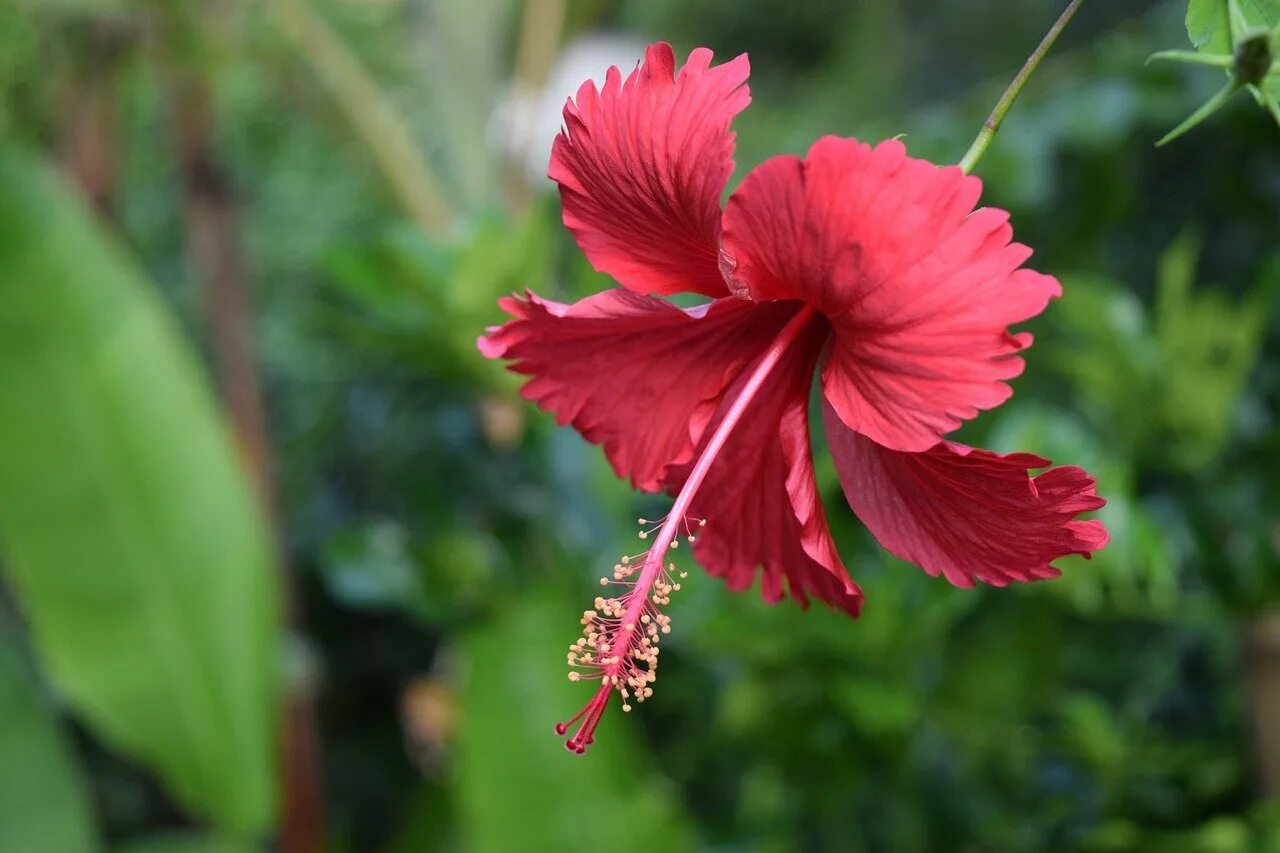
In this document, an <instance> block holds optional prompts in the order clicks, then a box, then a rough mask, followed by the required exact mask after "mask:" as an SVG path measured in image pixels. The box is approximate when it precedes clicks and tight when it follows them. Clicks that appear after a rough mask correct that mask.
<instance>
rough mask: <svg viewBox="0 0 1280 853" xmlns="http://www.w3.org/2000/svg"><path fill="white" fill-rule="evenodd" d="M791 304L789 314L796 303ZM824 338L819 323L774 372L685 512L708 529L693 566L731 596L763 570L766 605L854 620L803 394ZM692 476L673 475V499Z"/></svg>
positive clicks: (852, 593)
mask: <svg viewBox="0 0 1280 853" xmlns="http://www.w3.org/2000/svg"><path fill="white" fill-rule="evenodd" d="M775 304H777V303H775ZM783 304H787V303H783ZM789 304H790V305H791V306H793V307H792V309H791V310H792V312H793V313H794V310H795V306H796V305H797V303H789ZM828 333H829V329H828V327H827V325H826V323H825V322H817V323H815V324H814V325H813V327H812V328H811V329H810V330H807V331H806V332H805V333H804V335H803V336H802V337H801V338H799V339H797V340H796V342H795V343H793V344H792V346H791V348H790V349H789V350H788V351H787V353H786V354H785V355H784V356H783V357H782V359H781V360H780V361H779V362H778V364H777V365H776V366H775V367H774V369H773V372H772V373H771V374H770V376H769V377H768V379H767V380H766V381H765V383H764V384H763V385H762V386H761V388H760V390H759V391H758V392H757V395H756V397H755V398H754V399H753V400H752V401H751V403H750V406H749V408H748V409H747V410H746V411H745V412H744V413H743V416H742V420H741V421H740V422H739V423H738V425H737V427H736V428H735V429H734V431H733V432H732V433H731V434H730V436H729V438H728V440H727V441H726V442H725V444H724V446H723V447H722V448H721V449H720V452H719V454H718V455H717V456H716V459H715V462H714V463H713V464H712V465H711V469H710V470H709V471H708V472H707V477H706V479H705V480H704V481H703V483H702V486H701V487H700V488H699V489H698V492H697V494H696V495H695V497H694V499H693V502H692V504H691V505H690V509H689V512H690V514H691V515H693V516H694V517H701V518H706V519H707V520H708V521H707V526H706V527H703V528H701V529H699V530H697V541H696V542H695V544H694V554H695V555H696V556H697V558H698V562H699V563H700V564H701V565H702V567H703V568H704V569H706V571H707V572H708V573H709V574H711V575H714V576H716V577H721V578H724V579H725V581H726V582H727V583H728V586H729V588H730V589H732V590H743V589H746V588H747V587H749V586H751V583H752V581H753V580H754V579H755V575H756V569H757V567H761V568H762V569H763V572H762V578H761V592H762V593H763V595H764V598H765V600H766V601H769V602H771V603H772V602H776V601H779V600H781V598H782V597H783V595H784V594H785V593H786V592H787V591H789V592H790V594H791V595H792V597H794V598H795V599H796V600H797V601H799V602H800V604H801V606H803V607H807V606H808V604H809V597H810V596H813V597H816V598H818V599H821V600H822V601H825V602H827V603H828V604H830V605H832V606H833V607H836V608H838V609H840V610H843V611H845V612H846V613H848V614H849V615H851V616H857V615H858V612H859V611H860V610H861V608H862V598H863V596H862V591H861V590H860V589H858V586H857V585H856V584H855V583H854V582H853V581H852V580H850V578H849V575H848V573H847V572H846V571H845V567H844V564H843V563H842V562H841V561H840V555H839V554H838V553H837V552H836V548H835V543H834V542H832V540H831V533H830V531H829V530H828V529H827V519H826V515H825V514H824V513H823V510H822V502H821V501H820V500H819V495H818V487H817V483H816V482H815V480H814V474H813V457H812V455H811V452H810V445H809V417H808V409H809V386H810V384H811V381H812V377H813V369H814V366H815V365H816V363H817V359H818V353H819V351H820V350H821V349H822V345H823V343H824V342H825V339H826V337H827V335H828ZM746 373H750V370H749V369H748V370H747V371H746ZM745 380H746V376H745V375H744V376H742V377H740V378H739V382H737V383H735V386H734V387H733V388H731V389H730V390H729V392H728V393H727V394H726V395H725V400H726V403H725V405H724V408H722V410H721V411H719V412H717V414H716V417H715V418H714V419H713V420H712V422H711V424H709V425H708V428H707V430H706V432H705V433H704V439H709V438H710V436H711V434H712V432H713V430H714V428H715V426H716V425H717V424H718V423H719V422H720V420H721V418H722V417H723V415H724V413H725V412H724V410H725V409H727V407H728V402H729V401H732V400H733V399H734V398H735V397H736V392H737V390H738V387H740V386H741V385H742V384H743V383H744V382H745ZM701 450H702V448H701V447H699V452H701ZM692 467H693V464H692V463H687V464H685V465H681V466H676V467H673V468H672V469H670V473H669V475H668V480H667V490H668V492H669V493H671V494H675V493H676V492H678V491H679V489H680V487H681V486H682V485H683V484H684V482H685V480H686V479H687V478H688V476H689V473H690V471H691V470H692ZM784 587H785V589H784Z"/></svg>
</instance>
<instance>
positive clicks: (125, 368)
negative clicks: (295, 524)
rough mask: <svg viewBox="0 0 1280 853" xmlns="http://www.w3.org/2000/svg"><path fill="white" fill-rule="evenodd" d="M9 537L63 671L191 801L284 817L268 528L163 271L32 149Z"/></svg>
mask: <svg viewBox="0 0 1280 853" xmlns="http://www.w3.org/2000/svg"><path fill="white" fill-rule="evenodd" d="M0 270H3V279H2V280H0V398H3V399H5V400H7V401H16V402H17V405H11V406H9V407H8V408H6V411H5V417H4V418H3V419H0V540H2V541H3V543H4V548H5V557H6V560H5V566H6V568H7V569H8V575H9V579H10V580H11V581H12V583H13V585H14V587H15V588H16V589H17V591H18V593H19V595H20V598H21V601H22V604H23V607H24V610H25V611H26V613H27V615H28V617H29V618H30V621H31V624H32V627H33V630H34V632H35V636H36V640H37V647H38V649H39V651H40V653H41V657H42V660H43V662H44V664H45V666H46V667H47V668H48V671H49V673H50V675H51V677H52V678H53V680H54V681H55V682H56V683H57V684H58V686H59V687H60V688H61V689H62V690H63V691H64V692H65V693H66V695H67V697H68V698H69V699H70V700H71V702H72V704H73V705H74V706H75V708H76V710H77V711H78V712H79V714H80V715H81V717H82V718H83V719H84V720H85V721H86V722H87V723H88V724H89V725H90V726H91V727H92V728H93V729H95V730H96V731H97V733H98V734H99V735H101V736H102V737H103V739H104V740H106V741H107V742H108V743H109V744H111V745H113V746H114V747H116V748H117V749H119V750H121V751H122V752H124V753H126V754H128V755H130V756H132V757H134V758H136V759H137V760H139V761H141V762H142V763H144V764H146V765H147V766H149V767H150V768H152V769H153V770H155V771H156V772H158V773H159V775H160V776H161V777H162V779H163V780H164V781H165V783H166V784H167V785H168V786H169V788H170V789H171V791H172V792H173V794H174V795H175V796H176V797H177V798H178V799H179V800H180V801H182V802H183V803H184V804H185V805H186V806H188V807H189V808H191V809H193V810H195V811H197V812H200V813H202V814H205V815H208V816H209V817H211V818H212V819H213V820H215V821H217V822H218V823H220V824H222V825H223V826H225V827H226V828H228V829H232V830H237V831H244V832H262V831H265V830H266V829H267V828H268V827H269V826H270V824H271V821H272V814H273V811H274V806H273V799H274V761H273V748H272V743H273V731H274V697H273V688H272V682H273V670H274V661H275V654H276V641H275V639H276V638H275V633H274V632H275V619H276V610H277V606H276V596H275V589H274V586H273V582H272V578H271V571H270V564H271V552H270V546H269V544H268V537H267V532H266V529H265V525H264V521H263V518H262V516H261V514H260V512H259V511H258V507H257V503H256V500H255V498H254V495H253V492H252V491H251V489H250V486H249V484H248V480H247V478H246V477H245V476H243V474H242V471H241V467H240V461H239V458H238V456H237V454H236V451H235V448H234V447H233V445H232V442H231V439H230V436H229V434H228V432H227V431H226V429H225V428H224V426H223V424H222V422H221V420H220V418H219V415H218V412H217V410H216V409H215V407H214V404H213V401H212V399H211V398H210V396H209V393H208V391H207V389H206V387H205V384H204V381H203V377H202V376H201V375H200V371H199V369H198V368H197V366H196V364H195V362H194V360H193V358H192V355H191V353H190V351H189V350H188V349H187V347H186V345H185V344H184V342H183V341H182V339H181V338H180V336H179V333H178V331H177V329H176V327H175V326H174V325H173V323H172V321H171V320H170V319H169V317H168V316H167V315H166V314H165V312H164V311H163V309H162V308H161V306H160V304H159V302H158V301H157V300H156V298H155V296H154V295H153V294H152V293H151V291H150V290H149V289H148V287H147V285H146V283H145V282H144V281H143V280H142V278H141V277H140V276H139V275H138V273H137V271H136V270H135V269H134V267H133V265H132V263H130V262H129V261H128V260H127V259H126V258H125V257H124V256H123V255H122V253H121V252H120V250H119V248H117V247H116V246H115V245H114V244H113V243H111V242H110V241H109V240H107V239H106V238H105V237H104V236H103V235H102V234H101V232H100V231H99V230H98V229H97V227H96V226H95V224H94V222H93V221H92V220H91V219H90V218H89V217H88V216H87V215H86V213H85V212H84V210H83V209H82V208H81V206H80V205H79V204H78V203H77V202H76V201H75V200H74V199H73V198H72V196H70V195H69V194H68V193H67V192H66V190H65V189H64V188H63V187H62V186H60V184H59V183H58V181H57V180H56V179H55V178H54V177H53V176H52V175H51V174H50V172H49V171H48V170H47V169H46V168H45V167H44V166H42V165H41V164H40V163H39V162H37V161H36V160H35V159H34V158H32V157H30V156H27V155H23V154H18V153H15V152H12V151H2V150H0Z"/></svg>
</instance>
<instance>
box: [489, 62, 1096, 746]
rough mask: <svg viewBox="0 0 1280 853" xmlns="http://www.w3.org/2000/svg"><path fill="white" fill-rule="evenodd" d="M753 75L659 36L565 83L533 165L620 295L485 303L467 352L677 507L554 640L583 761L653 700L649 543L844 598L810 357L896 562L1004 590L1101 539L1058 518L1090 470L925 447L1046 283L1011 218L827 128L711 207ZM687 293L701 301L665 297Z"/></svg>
mask: <svg viewBox="0 0 1280 853" xmlns="http://www.w3.org/2000/svg"><path fill="white" fill-rule="evenodd" d="M747 71H748V66H747V57H746V56H745V55H744V56H739V57H738V58H736V59H734V60H733V61H731V62H727V63H724V64H722V65H719V66H716V67H712V66H711V52H710V51H708V50H706V49H698V50H695V51H693V53H692V54H690V56H689V59H688V61H687V62H686V63H685V65H684V67H683V68H681V69H679V71H678V72H677V70H676V67H675V57H674V56H673V54H672V51H671V48H670V46H668V45H666V44H656V45H653V46H651V47H650V48H649V49H648V51H647V53H646V56H645V59H644V62H643V63H642V64H641V65H640V66H639V67H638V68H637V69H636V70H635V71H634V72H633V73H632V74H631V75H630V76H629V77H628V78H627V79H626V80H625V81H623V80H622V79H621V74H620V73H619V71H618V69H617V68H611V69H610V70H609V73H608V76H607V78H606V80H605V84H604V87H603V89H602V90H599V91H598V90H597V89H596V87H595V86H594V85H593V84H592V83H590V82H588V83H586V84H584V85H583V86H582V88H581V89H579V90H578V94H577V97H576V99H575V100H571V101H570V102H569V103H568V104H567V105H566V107H565V110H564V119H565V129H564V130H563V131H562V132H561V133H560V135H559V136H558V137H557V138H556V140H555V147H554V149H553V152H552V156H551V168H550V176H551V177H552V178H553V179H554V180H555V181H556V182H557V183H558V184H559V185H560V196H561V200H562V203H563V208H564V223H565V225H566V227H568V228H569V230H570V231H571V232H572V233H573V235H574V237H575V238H576V239H577V242H578V245H579V246H580V247H581V248H582V251H583V252H584V253H585V254H586V256H587V258H588V259H589V260H590V261H591V263H592V264H593V265H594V266H595V267H596V269H598V270H601V271H603V272H605V273H608V274H609V275H611V276H613V277H614V278H615V279H617V281H618V283H619V284H620V285H622V288H621V289H614V290H608V291H605V292H602V293H598V294H596V295H594V296H591V297H588V298H587V299H584V300H582V301H581V302H578V303H575V304H573V305H563V304H559V303H556V302H551V301H548V300H545V299H541V298H539V297H537V296H535V295H534V294H532V293H529V294H527V295H526V296H524V297H511V298H507V299H504V300H502V301H501V303H500V304H501V306H502V307H503V308H504V309H505V310H506V311H507V312H508V313H509V314H511V315H512V316H513V317H514V318H515V319H514V320H512V321H510V322H508V323H507V324H506V325H503V326H498V327H494V328H491V329H490V330H489V331H488V334H486V335H485V336H484V337H482V338H481V339H480V341H479V346H480V350H481V352H482V353H483V354H484V355H486V356H488V357H490V358H504V359H510V360H511V361H512V364H511V366H510V369H512V370H514V371H516V372H518V373H522V374H528V375H529V376H531V377H532V378H531V379H530V380H529V381H528V382H527V383H526V384H525V386H524V389H523V394H524V396H525V397H527V398H528V399H530V400H532V401H534V402H536V403H537V404H538V405H540V406H541V407H542V408H544V409H546V410H548V411H550V412H552V413H554V414H555V416H556V419H557V421H558V422H559V423H561V424H572V425H573V426H574V428H576V429H577V430H578V431H579V432H580V433H581V434H582V435H583V436H584V437H585V438H586V439H587V440H588V441H591V442H595V443H597V444H600V445H602V446H603V448H604V452H605V454H606V455H607V456H608V459H609V461H610V463H612V465H613V467H614V469H615V471H617V473H618V476H620V477H627V478H629V479H630V480H631V482H632V484H633V485H634V486H635V487H636V488H638V489H642V490H646V491H665V492H667V493H669V494H671V495H674V496H675V504H674V506H673V507H672V510H671V513H670V515H668V516H667V517H666V518H665V519H663V520H662V521H660V522H657V523H654V524H653V525H652V526H651V527H648V528H647V529H645V530H642V532H641V537H642V538H652V540H653V543H654V544H653V546H652V547H651V548H650V549H649V550H648V551H646V552H645V553H643V554H638V555H635V556H631V557H624V558H623V559H622V560H621V561H620V562H619V563H618V565H616V566H615V567H614V571H613V578H612V580H611V579H609V578H602V579H601V580H602V583H604V584H606V585H609V586H611V587H612V588H613V590H614V591H615V592H616V593H617V594H616V595H610V596H601V597H600V598H597V599H596V607H595V609H594V610H589V611H587V612H586V613H584V614H583V619H582V624H583V626H584V632H583V637H582V638H581V639H579V640H578V641H577V642H576V643H575V644H574V645H573V646H571V647H570V649H569V657H568V660H569V664H570V666H571V667H572V668H573V671H572V672H571V674H570V678H571V679H573V680H575V681H576V680H579V679H587V678H596V679H599V680H600V681H601V684H600V686H599V688H598V690H597V692H596V694H595V695H594V696H593V698H592V699H591V701H590V702H588V704H587V705H586V707H584V708H583V709H582V711H581V712H579V714H578V716H576V717H575V718H573V719H572V720H570V721H569V722H568V723H562V724H560V725H559V726H557V731H558V732H560V733H561V734H564V733H566V732H567V731H568V729H569V728H570V727H572V726H574V725H577V726H578V728H577V731H576V732H575V733H574V735H573V736H572V737H571V738H570V739H569V740H568V742H567V746H568V747H569V749H571V750H573V751H575V752H582V751H584V750H585V748H586V747H587V745H589V744H590V743H591V741H592V739H593V733H594V730H595V727H596V724H597V723H598V722H599V720H600V716H601V714H602V713H603V711H604V709H605V706H606V705H607V704H608V702H609V699H610V697H611V696H612V695H613V693H614V692H617V693H619V694H620V696H621V698H622V703H623V709H624V710H630V701H631V700H632V699H635V700H643V699H644V698H646V697H647V696H649V695H651V693H652V688H651V687H650V684H651V683H652V681H653V678H654V675H655V673H656V669H657V662H658V643H659V640H660V639H661V636H662V635H663V634H664V633H665V632H666V631H667V630H669V622H668V619H667V617H666V616H665V615H664V614H662V612H661V610H660V606H661V605H662V604H665V603H666V602H667V601H668V599H669V597H670V595H671V593H672V592H674V591H675V590H678V589H679V587H680V584H679V578H678V576H677V573H676V571H675V566H674V564H671V563H668V562H666V552H667V550H668V549H669V548H674V547H676V545H677V543H678V541H679V538H680V537H682V536H684V537H687V538H688V539H689V541H692V542H693V543H694V546H693V547H694V554H695V556H696V557H697V559H698V562H699V563H700V564H701V565H702V566H703V567H704V568H705V569H706V571H707V572H709V573H710V574H712V575H715V576H717V577H721V578H724V579H725V581H726V582H727V583H728V585H729V588H730V589H735V590H740V589H745V588H747V587H748V586H750V585H751V584H752V582H753V580H754V579H755V576H756V574H757V572H759V573H760V578H761V588H762V591H763V594H764V597H765V598H766V599H767V600H768V601H770V602H774V601H778V600H779V599H781V598H782V597H783V596H784V594H787V593H789V594H790V595H791V596H792V597H794V598H796V599H797V600H798V601H799V602H800V603H801V605H807V604H808V601H809V599H810V598H811V597H813V598H818V599H821V600H822V601H824V602H826V603H828V604H829V605H831V606H833V607H836V608H839V609H841V610H843V611H845V612H846V613H849V614H850V615H852V616H856V615H857V614H858V612H859V610H860V608H861V606H862V598H863V596H862V592H861V590H859V588H858V586H857V585H856V584H854V582H853V581H852V580H851V579H850V578H849V575H848V573H847V572H846V571H845V568H844V565H843V564H842V563H841V561H840V557H839V555H838V554H837V553H836V548H835V546H834V543H833V542H832V539H831V535H830V533H829V531H828V529H827V521H826V517H825V515H824V512H823V508H822V503H821V501H820V499H819V494H818V489H817V485H816V483H815V480H814V472H813V460H812V457H811V451H810V435H809V390H810V386H811V384H812V379H813V374H814V371H815V369H816V370H818V371H819V376H820V383H821V390H822V399H823V412H822V414H823V422H824V424H825V432H826V437H827V445H828V447H830V449H831V453H832V455H833V457H834V459H835V463H836V468H837V470H838V471H839V475H840V480H841V483H842V484H843V486H844V491H845V496H846V497H847V498H848V501H849V504H850V506H852V508H853V511H854V512H855V513H856V514H857V515H858V517H859V518H860V519H861V520H862V522H863V523H864V524H865V525H866V526H867V528H868V529H869V530H870V531H871V533H872V534H873V535H874V536H875V537H876V539H877V540H878V541H879V542H880V543H881V544H882V545H883V546H884V547H885V548H886V549H887V550H889V551H890V552H892V553H894V554H896V555H897V556H899V557H902V558H903V559H906V560H910V561H911V562H913V563H916V564H918V565H920V566H921V567H922V568H923V569H924V570H925V571H927V572H928V573H929V574H931V575H942V576H944V577H945V578H946V579H947V580H948V581H950V582H951V583H953V584H955V585H957V586H962V587H969V586H972V585H973V583H974V582H975V581H983V582H984V583H988V584H992V585H994V586H1003V585H1005V584H1007V583H1009V582H1011V581H1030V580H1036V579H1039V578H1047V577H1053V576H1056V575H1057V574H1058V571H1057V569H1055V568H1054V567H1053V565H1052V562H1053V561H1054V560H1055V559H1057V558H1058V557H1062V556H1064V555H1067V554H1082V555H1084V556H1086V557H1087V556H1089V555H1090V553H1091V552H1093V551H1095V550H1097V549H1099V548H1101V547H1103V546H1104V545H1105V544H1106V542H1107V532H1106V529H1105V528H1104V527H1103V525H1102V523H1101V522H1099V521H1097V520H1077V516H1078V515H1080V514H1081V513H1083V512H1087V511H1089V510H1096V509H1098V508H1099V507H1101V506H1102V505H1103V503H1104V502H1103V500H1102V499H1101V498H1100V497H1098V496H1097V495H1096V494H1095V493H1094V479H1093V478H1092V477H1090V476H1089V475H1088V474H1087V473H1085V472H1084V471H1083V470H1081V469H1079V468H1075V467H1059V468H1049V469H1048V470H1046V471H1043V472H1042V473H1040V474H1038V475H1037V476H1034V477H1032V476H1030V475H1029V474H1028V471H1029V470H1030V469H1039V468H1044V467H1046V466H1048V465H1049V461H1048V460H1046V459H1042V458H1040V457H1038V456H1034V455H1032V454H1028V453H1013V454H1008V455H999V454H996V453H992V452H990V451H987V450H978V449H975V448H971V447H966V446H964V445H960V444H956V443H954V442H950V441H945V440H944V439H943V436H945V435H946V434H947V433H948V432H950V431H952V430H954V429H955V428H956V427H958V426H960V425H961V423H962V422H963V421H965V420H968V419H970V418H973V417H975V416H976V415H977V414H978V412H979V411H982V410H985V409H991V408H993V407H995V406H998V405H999V404H1000V403H1002V402H1004V401H1005V400H1007V399H1008V398H1009V395H1010V394H1011V391H1010V388H1009V386H1008V384H1007V380H1009V379H1012V378H1013V377H1015V376H1017V375H1018V374H1019V373H1020V372H1021V371H1022V368H1023V362H1022V359H1021V357H1020V356H1019V353H1020V352H1021V351H1022V350H1023V349H1025V348H1026V347H1027V346H1028V345H1029V344H1030V343H1031V336H1030V335H1029V334H1026V333H1011V332H1010V331H1009V330H1008V327H1009V326H1010V325H1011V324H1015V323H1020V322H1022V321H1024V320H1027V319H1029V318H1031V317H1034V316H1035V315H1036V314H1039V313H1040V311H1042V310H1043V309H1044V308H1045V306H1046V305H1047V304H1048V302H1049V300H1051V299H1053V298H1054V297H1056V296H1058V295H1059V293H1060V290H1061V289H1060V287H1059V285H1058V282H1057V281H1056V280H1055V279H1053V278H1051V277H1049V276H1047V275H1042V274H1040V273H1038V272H1034V271H1032V270H1030V269H1027V268H1025V267H1024V266H1023V263H1024V262H1025V261H1026V260H1027V258H1028V257H1029V256H1030V254H1031V251H1030V250H1029V249H1028V248H1027V247H1025V246H1022V245H1020V244H1018V243H1014V242H1012V230H1011V229H1010V227H1009V224H1008V219H1009V217H1008V214H1007V213H1005V212H1003V211H999V210H992V209H990V208H978V209H976V210H975V208H974V205H975V204H976V202H977V200H978V196H979V192H980V188H981V183H980V181H979V180H978V179H977V178H974V177H969V176H966V175H965V174H964V173H963V172H962V171H961V170H960V169H959V168H958V167H955V166H951V167H939V166H935V165H933V164H932V163H928V162H926V161H924V160H918V159H913V158H911V157H909V156H907V153H906V149H905V147H904V146H903V144H902V143H901V142H898V141H896V140H890V141H887V142H882V143H880V144H879V145H876V146H874V147H873V146H869V145H866V144H863V143H861V142H858V141H856V140H853V139H838V138H834V137H825V138H823V139H820V140H819V141H818V142H816V143H815V144H814V145H813V147H812V148H810V149H809V152H808V154H807V156H805V157H804V158H803V159H802V158H799V157H794V156H780V157H774V158H772V159H770V160H768V161H766V162H765V163H763V164H761V165H760V166H759V167H758V168H756V169H755V170H754V171H752V172H751V173H750V174H749V175H748V176H747V177H746V179H745V180H744V181H743V182H742V185H741V186H740V187H739V188H738V189H737V191H736V192H734V193H733V195H732V196H731V197H730V199H729V201H728V204H727V206H726V207H725V208H724V210H721V207H720V199H721V195H722V192H723V190H724V188H725V184H726V182H727V181H728V179H729V175H730V174H731V173H732V171H733V159H732V158H733V139H734V136H733V132H732V131H731V130H730V129H729V126H730V122H731V120H732V118H733V116H734V115H736V114H737V113H738V112H740V111H741V110H742V109H743V108H744V107H746V105H747V103H748V102H749V100H750V97H749V95H748V92H747V87H746V79H747ZM681 292H692V293H698V294H702V295H704V296H707V297H709V298H710V300H711V301H710V302H708V303H706V304H704V305H700V306H698V307H696V308H679V307H677V306H675V305H674V304H672V303H671V302H668V301H666V300H664V299H661V298H659V297H660V296H664V295H668V294H673V293H681ZM654 294H656V295H654ZM704 525H705V526H704Z"/></svg>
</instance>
